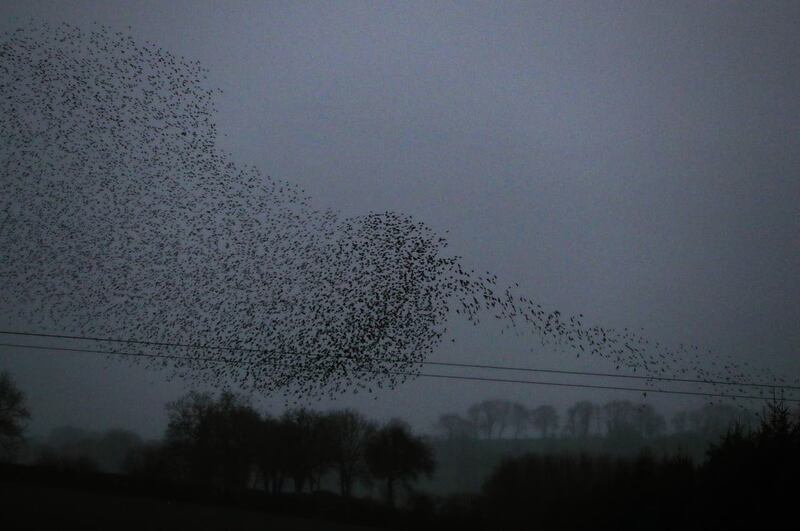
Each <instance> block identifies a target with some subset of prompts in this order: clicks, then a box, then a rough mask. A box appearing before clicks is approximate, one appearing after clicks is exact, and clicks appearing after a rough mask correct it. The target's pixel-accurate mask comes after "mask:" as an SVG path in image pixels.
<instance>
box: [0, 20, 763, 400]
mask: <svg viewBox="0 0 800 531" xmlns="http://www.w3.org/2000/svg"><path fill="white" fill-rule="evenodd" d="M207 74H208V71H207V70H206V69H205V68H203V67H202V66H201V65H200V64H199V62H196V61H188V60H186V59H184V58H181V57H177V56H175V55H173V54H172V53H170V52H168V51H166V50H164V49H162V48H159V47H158V46H156V45H154V44H152V43H146V44H144V45H141V44H139V43H137V42H136V41H135V40H134V39H133V38H132V37H130V36H127V35H125V34H123V33H121V32H112V31H110V30H109V29H108V28H107V27H104V26H95V27H94V29H92V30H83V29H80V28H78V27H76V26H72V25H69V24H61V25H58V26H53V25H50V24H47V23H45V24H36V23H35V22H34V23H31V24H30V25H29V26H28V27H26V28H21V29H19V30H17V31H14V32H10V33H7V34H5V35H3V36H2V37H0V164H1V166H0V168H1V169H0V172H2V173H0V176H1V178H2V191H3V193H2V195H0V205H1V206H2V209H1V210H0V212H2V213H0V216H1V217H0V227H2V228H1V229H0V252H1V253H2V257H1V258H2V260H0V288H1V289H2V293H3V294H4V301H3V305H2V311H3V312H5V313H4V315H11V314H17V315H16V316H15V318H16V319H18V320H21V322H24V323H28V324H30V325H31V326H38V327H39V329H48V328H55V329H56V330H57V331H63V330H67V331H69V332H71V333H80V334H82V335H86V336H98V337H115V338H133V339H137V340H147V341H150V342H154V343H172V344H175V343H185V344H192V345H203V346H207V348H201V349H198V348H191V349H189V348H186V349H183V350H184V351H183V352H182V353H181V354H183V355H185V357H184V358H182V359H162V360H160V361H153V360H154V358H149V359H148V358H141V360H142V361H140V362H141V363H147V364H149V365H150V366H151V367H153V368H163V369H167V370H169V371H170V374H171V375H172V376H191V377H193V378H197V379H199V380H200V381H204V382H208V383H212V384H217V385H224V384H226V383H228V382H236V383H239V384H241V385H247V386H252V387H254V388H255V389H256V390H258V391H261V392H264V393H275V392H283V393H285V394H287V396H290V397H294V398H295V399H302V398H306V397H309V396H320V395H326V394H327V395H337V394H340V393H343V392H358V391H359V390H361V391H370V390H372V389H375V388H378V389H384V388H390V389H391V388H394V387H396V386H397V385H399V384H400V383H402V382H404V381H406V380H407V379H408V378H410V377H413V376H414V375H415V374H418V372H419V369H420V367H421V363H422V362H423V361H425V359H426V358H427V356H428V355H429V354H430V353H431V352H433V351H434V350H435V349H436V347H437V346H438V345H439V344H440V343H441V341H442V339H443V337H444V336H445V334H446V332H447V322H448V320H450V319H454V318H457V319H466V320H468V321H470V322H472V323H473V324H475V325H478V324H479V323H480V319H481V315H483V314H489V315H492V316H494V317H495V318H496V319H497V320H499V321H500V322H502V323H504V327H505V328H504V329H507V330H513V331H515V333H517V334H520V335H522V334H527V333H530V334H533V335H536V336H538V337H540V338H541V340H542V343H550V344H554V345H556V346H559V347H565V348H569V349H572V350H573V352H575V353H576V354H578V355H580V354H581V353H585V354H592V355H594V356H596V357H601V358H604V359H607V360H608V361H609V363H613V364H614V365H615V366H616V367H617V368H618V369H622V368H624V369H627V370H630V371H644V372H645V373H646V374H648V375H654V376H664V375H674V374H677V372H678V371H680V374H681V375H685V374H686V371H687V370H689V371H690V372H691V373H693V374H695V375H696V376H697V377H698V378H703V379H709V380H712V379H721V377H722V376H727V377H730V378H734V379H750V378H752V377H753V376H754V375H753V372H752V369H749V370H748V371H745V370H744V369H742V368H740V367H739V366H738V365H736V364H734V363H732V362H729V361H727V360H726V362H725V364H724V369H720V368H719V367H721V366H722V365H723V364H722V361H721V360H716V359H714V360H712V359H711V357H712V356H711V355H710V354H709V355H708V356H704V357H701V356H699V355H697V354H696V353H695V350H696V348H695V349H689V348H688V347H685V346H683V345H680V346H679V347H678V349H677V350H669V349H667V348H666V347H662V346H660V345H659V344H658V343H656V344H655V345H654V346H651V345H650V342H649V341H648V340H647V339H646V338H645V337H644V336H642V335H640V334H638V333H635V332H632V331H630V330H628V329H627V328H626V329H624V330H622V331H618V330H615V329H611V328H603V327H600V326H587V325H584V324H583V315H582V314H578V315H575V316H571V317H569V318H566V317H562V314H561V312H559V311H558V310H553V311H547V310H545V309H543V308H542V306H541V305H540V304H537V303H536V302H535V300H534V299H533V298H531V297H529V296H527V295H519V294H517V293H516V291H518V289H519V286H518V284H514V286H513V290H514V291H512V287H508V288H505V289H502V288H498V287H497V275H494V274H492V273H491V272H489V271H487V272H486V273H485V275H476V274H475V272H474V271H472V270H469V271H468V270H466V269H465V268H464V267H463V265H462V263H463V259H462V258H461V257H458V256H452V255H448V254H447V252H446V247H447V241H446V239H445V238H443V237H441V236H440V235H439V234H436V233H435V232H434V231H433V230H432V229H430V228H429V227H428V226H426V225H425V224H424V223H422V222H420V221H417V220H415V219H414V218H412V217H411V216H408V215H405V214H402V213H398V212H369V213H367V214H364V215H362V216H357V217H344V216H343V215H342V214H340V213H339V212H337V211H335V210H333V209H320V208H317V207H315V206H314V203H313V202H312V200H311V198H310V197H308V196H307V195H306V194H305V193H304V192H303V191H302V190H301V189H300V188H299V187H297V186H295V185H293V184H291V183H289V182H286V181H282V180H279V179H274V178H272V177H270V176H264V175H263V174H262V173H261V172H260V171H259V170H258V169H257V168H250V167H243V166H241V165H239V164H237V163H236V162H234V161H233V160H232V159H231V157H230V154H227V153H224V152H222V151H221V150H220V148H219V146H218V143H217V140H218V132H217V126H216V123H215V121H214V119H215V115H216V108H215V104H214V102H215V98H216V96H217V95H218V94H220V93H221V91H220V90H217V89H214V88H211V87H208V83H207ZM454 340H455V338H451V341H454ZM106 348H108V349H115V348H116V349H119V348H120V347H119V345H114V344H110V345H108V346H107V347H106ZM176 349H178V347H174V346H167V345H163V346H159V345H147V346H142V347H141V350H142V351H147V352H151V353H152V352H159V351H170V353H174V351H175V350H176ZM690 350H691V352H692V353H693V354H695V355H694V356H693V357H690V356H689V352H690ZM711 361H714V362H717V361H719V364H718V365H711V363H710V362H711ZM709 367H713V370H710V369H709Z"/></svg>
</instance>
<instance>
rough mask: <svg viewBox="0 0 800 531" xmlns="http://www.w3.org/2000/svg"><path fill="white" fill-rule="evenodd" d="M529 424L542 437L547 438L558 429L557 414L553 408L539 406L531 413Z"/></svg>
mask: <svg viewBox="0 0 800 531" xmlns="http://www.w3.org/2000/svg"><path fill="white" fill-rule="evenodd" d="M531 423H532V424H533V427H534V428H536V429H537V430H538V431H539V433H541V434H542V437H544V438H547V437H548V436H549V435H550V434H551V433H555V431H556V430H557V429H558V412H557V411H556V408H554V407H553V406H549V405H544V406H539V407H537V408H536V409H534V410H533V411H531Z"/></svg>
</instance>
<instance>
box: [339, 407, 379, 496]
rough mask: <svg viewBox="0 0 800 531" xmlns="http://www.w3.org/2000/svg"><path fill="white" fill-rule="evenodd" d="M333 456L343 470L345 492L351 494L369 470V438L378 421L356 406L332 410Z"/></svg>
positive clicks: (342, 485) (341, 480)
mask: <svg viewBox="0 0 800 531" xmlns="http://www.w3.org/2000/svg"><path fill="white" fill-rule="evenodd" d="M327 417H328V422H329V426H330V436H331V444H332V457H333V463H334V466H335V468H336V471H337V472H338V474H339V486H340V489H341V493H342V495H343V496H350V495H351V493H352V491H353V484H354V482H355V481H356V480H358V479H359V478H362V477H365V476H366V475H367V473H368V468H367V463H366V459H365V457H364V456H365V453H366V447H367V442H368V441H369V439H370V437H371V436H372V434H373V432H374V431H375V430H376V429H377V428H376V426H375V424H374V423H372V422H370V421H369V420H367V419H366V418H365V417H364V416H363V415H361V414H360V413H358V412H357V411H353V410H349V409H348V410H344V411H335V412H333V413H330V414H328V416H327Z"/></svg>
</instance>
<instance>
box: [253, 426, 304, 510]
mask: <svg viewBox="0 0 800 531" xmlns="http://www.w3.org/2000/svg"><path fill="white" fill-rule="evenodd" d="M291 432H292V429H291V427H290V426H289V425H288V423H287V422H284V420H282V419H274V418H271V417H265V418H264V419H262V421H261V430H260V433H259V439H258V448H257V450H256V463H257V465H258V468H259V471H260V472H261V477H262V480H263V482H264V490H266V491H267V492H272V493H273V494H279V493H280V492H282V491H283V485H284V481H285V479H286V478H287V476H288V474H289V466H290V456H291V455H292V452H293V448H292V445H293V444H295V441H294V440H293V437H292V433H291Z"/></svg>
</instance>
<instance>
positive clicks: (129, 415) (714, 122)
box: [0, 0, 800, 435]
mask: <svg viewBox="0 0 800 531" xmlns="http://www.w3.org/2000/svg"><path fill="white" fill-rule="evenodd" d="M30 16H35V17H37V18H39V19H46V20H49V21H53V22H60V21H66V22H69V23H71V24H75V25H78V26H81V27H84V28H88V27H89V26H90V25H91V24H92V22H95V21H96V22H98V23H103V24H108V25H110V26H111V27H112V28H113V29H114V30H120V31H125V32H129V33H130V34H131V35H132V36H133V37H134V38H135V39H137V40H140V41H145V40H147V41H152V42H155V43H157V44H158V45H160V46H162V47H163V48H165V49H167V50H169V51H170V52H172V53H175V54H178V55H183V56H185V57H187V58H189V59H193V60H194V59H197V60H199V61H201V62H202V63H203V64H204V65H205V66H206V67H207V68H209V69H210V82H211V84H212V85H216V86H219V87H221V88H222V89H223V90H224V94H223V95H222V96H221V97H220V98H219V100H218V108H219V115H218V123H219V125H220V130H221V132H222V133H223V134H224V135H227V136H223V138H222V144H223V147H224V149H225V150H226V151H230V152H232V153H233V157H234V159H235V160H236V161H237V162H239V163H241V164H251V165H255V166H258V167H259V168H261V169H262V171H263V172H264V173H265V174H268V175H272V176H274V177H277V178H281V179H286V180H289V181H292V182H295V183H298V184H300V185H301V186H303V187H304V188H305V189H306V191H307V192H308V193H309V194H310V195H311V196H312V197H313V198H314V200H315V202H316V204H317V205H319V206H321V207H332V208H337V209H340V210H342V211H344V212H346V213H348V214H359V213H365V212H367V211H370V210H387V209H389V210H399V211H403V212H407V213H410V214H413V215H415V216H416V217H418V218H420V219H421V220H423V221H425V222H426V223H428V224H429V225H431V226H432V227H433V228H435V229H436V230H437V231H440V232H444V231H445V230H449V234H448V238H449V240H450V242H451V246H452V248H453V250H454V251H455V252H456V253H458V254H461V255H463V256H464V257H465V262H466V263H467V264H469V265H470V266H471V267H475V268H476V269H480V270H490V271H493V272H497V273H498V274H499V275H500V277H501V278H502V279H503V280H504V281H507V282H519V283H520V287H521V289H522V290H523V291H526V292H527V293H529V294H531V295H532V296H533V297H536V298H538V299H539V300H540V301H541V302H543V303H546V304H547V305H548V306H550V307H552V308H558V309H560V310H561V311H562V312H565V313H577V312H581V313H583V314H584V315H586V318H587V321H589V322H596V323H598V324H602V325H609V326H618V327H625V326H628V327H632V328H634V327H635V328H638V327H644V328H645V333H646V334H648V335H649V336H651V337H653V338H655V339H658V340H661V341H665V342H672V343H675V344H677V343H687V342H689V343H696V344H698V345H701V346H703V347H707V348H711V349H713V350H714V351H716V352H720V353H725V354H729V355H730V356H731V357H733V358H734V359H737V360H750V361H751V362H752V363H754V364H756V365H759V366H767V367H771V368H773V369H775V370H777V371H779V372H783V371H786V373H788V374H789V375H791V376H797V375H798V373H800V363H798V358H800V356H798V354H800V351H799V350H798V345H800V306H798V301H800V275H798V272H800V206H799V205H800V97H799V96H798V94H800V31H798V28H800V5H798V4H797V3H796V2H785V3H772V2H758V3H755V2H754V3H700V2H688V3H680V2H663V3H658V4H655V3H645V2H629V3H628V2H591V3H590V2H581V3H572V2H553V3H544V2H531V3H511V2H507V3H463V2H459V3H444V2H441V3H434V2H421V3H402V4H401V3H377V2H337V3H299V2H291V3H265V2H224V3H223V2H218V3H211V2H121V3H112V2H47V3H41V2H31V1H27V0H26V1H24V2H6V3H4V4H3V5H2V7H0V29H2V30H4V31H5V30H8V29H13V28H15V27H16V26H19V25H22V24H23V23H25V22H26V21H27V19H28V18H29V17H30ZM128 26H130V30H129V29H128ZM459 334H460V338H463V340H461V341H459V343H457V344H456V346H454V347H451V346H449V345H443V346H442V348H441V351H440V352H439V353H437V359H452V360H455V359H459V360H464V359H466V360H480V361H482V362H487V363H490V362H499V361H507V362H513V363H519V364H527V365H532V366H546V367H556V366H559V367H560V366H566V367H570V368H575V367H579V368H587V369H608V368H609V367H607V366H605V365H603V364H602V363H600V362H599V361H594V362H593V361H591V360H583V359H582V360H580V361H579V362H578V361H576V360H574V359H572V357H571V356H570V355H567V358H568V359H566V358H563V355H558V354H554V353H550V352H544V351H540V350H536V349H534V352H533V353H531V352H530V347H531V345H528V344H523V343H522V342H520V341H518V340H513V339H508V338H506V337H505V336H500V335H498V333H497V331H495V330H493V329H492V328H491V327H486V328H484V329H483V330H480V331H473V330H460V331H459ZM0 362H2V366H8V367H9V368H10V369H11V370H12V371H13V372H14V374H15V375H16V376H17V377H18V380H19V381H20V383H21V384H22V386H23V387H24V388H25V390H26V391H27V392H28V394H29V396H30V397H31V400H32V404H33V410H34V418H35V419H36V422H35V423H34V427H37V426H43V427H46V426H49V425H52V424H53V423H60V422H61V421H63V422H73V423H76V424H83V425H88V426H91V427H103V426H106V425H108V424H109V423H115V424H120V425H123V426H130V427H134V428H138V429H141V430H144V431H146V432H147V433H148V434H153V435H155V434H157V433H158V432H159V431H160V429H161V426H162V424H160V423H161V422H163V414H162V405H163V403H164V402H165V401H166V400H169V399H172V398H174V397H175V396H177V394H178V393H179V392H181V390H182V389H183V387H182V386H181V385H180V384H177V383H176V384H168V383H165V382H164V381H163V375H160V374H158V373H144V372H142V371H140V370H127V369H124V368H123V366H121V365H114V364H108V363H106V362H97V360H94V361H92V360H86V359H75V358H70V359H61V360H56V359H54V358H53V357H47V356H46V355H44V354H35V355H33V354H31V353H30V352H21V351H20V352H16V353H6V351H3V353H2V354H0ZM106 366H108V368H104V367H106ZM495 395H505V396H511V397H513V398H516V399H520V400H523V401H525V402H527V403H528V404H530V405H533V404H535V403H538V402H542V401H550V402H554V403H557V404H565V403H568V402H571V401H573V400H576V399H578V398H584V397H590V398H595V399H603V398H605V397H606V396H610V395H597V394H592V393H583V392H579V391H558V392H555V391H551V390H547V389H540V388H533V387H525V388H512V387H511V386H500V385H497V386H493V385H488V384H487V385H478V384H471V383H452V384H442V382H439V381H422V380H421V381H418V382H414V383H412V384H408V385H406V386H404V387H402V388H400V389H398V390H396V391H394V392H392V393H384V394H382V395H379V396H378V397H377V398H376V399H372V398H370V399H368V400H359V399H356V398H357V397H356V398H353V397H348V398H345V399H343V400H341V401H340V402H339V403H337V404H336V405H356V406H358V407H360V408H362V409H364V410H365V411H367V412H368V413H370V414H374V415H378V416H382V417H388V416H392V415H403V416H408V417H414V419H415V422H416V423H417V425H418V426H420V427H425V426H427V425H428V424H430V423H431V422H432V421H433V419H434V418H435V416H436V414H438V413H441V412H444V411H447V410H462V409H464V408H465V407H466V405H468V404H469V403H470V402H471V401H473V400H477V399H482V398H485V397H487V396H495ZM621 396H626V397H628V398H632V399H637V398H638V397H636V396H635V395H633V396H628V395H621ZM90 403H91V407H94V408H97V409H96V410H95V411H91V412H90V411H88V410H87V409H86V408H87V407H88V406H89V405H90ZM676 403H683V402H681V401H676V400H671V401H670V404H673V405H674V404H676ZM274 407H277V406H274ZM81 408H83V409H81ZM148 408H151V409H152V411H147V409H148ZM42 417H44V418H42ZM37 423H40V424H37Z"/></svg>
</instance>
